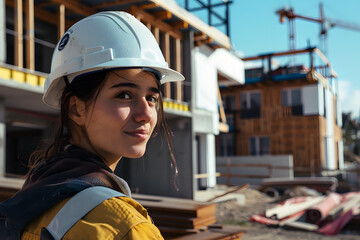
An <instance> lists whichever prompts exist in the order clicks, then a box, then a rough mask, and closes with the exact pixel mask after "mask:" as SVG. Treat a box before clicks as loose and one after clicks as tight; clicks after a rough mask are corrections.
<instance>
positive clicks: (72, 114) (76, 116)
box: [68, 96, 86, 126]
mask: <svg viewBox="0 0 360 240" xmlns="http://www.w3.org/2000/svg"><path fill="white" fill-rule="evenodd" d="M68 115H69V118H70V119H71V120H73V121H74V122H75V123H76V124H77V125H79V126H82V125H84V124H85V118H86V111H85V103H84V102H83V101H82V100H80V99H79V98H78V97H76V96H71V97H70V99H69V112H68Z"/></svg>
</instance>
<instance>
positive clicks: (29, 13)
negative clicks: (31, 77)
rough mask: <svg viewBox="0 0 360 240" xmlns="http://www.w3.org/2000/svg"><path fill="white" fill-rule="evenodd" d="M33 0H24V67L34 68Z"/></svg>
mask: <svg viewBox="0 0 360 240" xmlns="http://www.w3.org/2000/svg"><path fill="white" fill-rule="evenodd" d="M34 27H35V25H34V0H26V67H27V68H28V69H30V70H34V69H35V28H34Z"/></svg>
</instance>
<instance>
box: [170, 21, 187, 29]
mask: <svg viewBox="0 0 360 240" xmlns="http://www.w3.org/2000/svg"><path fill="white" fill-rule="evenodd" d="M171 26H172V27H173V28H175V29H176V30H180V29H186V28H188V27H189V24H188V23H187V22H185V21H177V22H174V23H172V24H171Z"/></svg>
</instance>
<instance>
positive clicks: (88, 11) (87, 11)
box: [51, 0, 96, 16]
mask: <svg viewBox="0 0 360 240" xmlns="http://www.w3.org/2000/svg"><path fill="white" fill-rule="evenodd" d="M51 1H52V2H54V3H58V4H64V5H65V7H66V8H68V9H71V10H72V11H74V12H76V13H78V14H80V15H83V16H89V15H92V14H95V13H96V11H95V10H94V9H92V8H90V7H88V6H86V5H84V4H80V3H79V2H77V1H71V0H51Z"/></svg>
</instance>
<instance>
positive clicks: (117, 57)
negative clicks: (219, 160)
mask: <svg viewBox="0 0 360 240" xmlns="http://www.w3.org/2000/svg"><path fill="white" fill-rule="evenodd" d="M183 79H184V78H183V76H182V75H181V74H180V73H177V72H175V71H173V70H171V69H169V68H168V66H167V63H166V62H165V61H164V58H163V56H162V54H161V51H160V49H159V46H158V45H157V43H156V40H155V39H154V37H153V35H152V34H151V32H150V31H149V30H148V29H147V28H146V27H145V26H144V25H143V24H141V23H140V22H139V21H138V20H136V19H135V18H134V17H133V16H131V15H129V14H127V13H124V12H101V13H98V14H95V15H92V16H90V17H87V18H85V19H83V20H81V21H79V22H78V23H76V24H75V25H74V26H73V27H71V28H70V29H69V30H68V31H67V32H66V33H65V34H64V36H63V37H62V39H61V40H60V41H59V43H58V45H57V47H56V49H55V51H54V55H53V59H52V67H51V72H50V74H49V76H48V78H47V80H46V83H45V93H44V96H43V101H44V102H45V103H46V104H48V105H49V106H52V107H57V108H60V117H61V124H60V127H59V129H58V131H57V133H56V134H55V138H54V141H53V143H52V144H51V146H50V147H49V148H47V149H46V150H44V151H37V152H35V153H34V154H33V155H32V160H34V163H35V164H34V167H33V168H32V169H31V171H30V173H29V174H28V176H27V179H26V181H25V184H24V186H23V188H22V189H21V191H19V192H18V193H17V194H16V195H15V196H14V197H13V198H11V199H9V200H7V201H5V202H3V203H1V204H0V214H1V215H2V219H1V220H0V235H1V239H23V240H25V239H31V240H34V239H57V238H56V236H54V235H52V234H51V233H50V234H49V232H48V231H47V227H48V226H49V224H50V222H52V220H53V219H54V217H55V216H56V215H57V214H58V212H59V211H60V210H61V209H62V208H63V206H64V205H65V204H66V203H67V202H68V201H69V199H71V198H72V197H73V196H74V195H75V194H77V193H79V192H81V191H83V190H84V189H89V188H90V187H92V186H103V187H106V188H109V189H113V190H116V191H118V192H121V193H124V194H125V195H127V197H112V198H109V199H107V200H105V201H102V202H101V203H100V204H98V205H97V206H96V207H95V208H94V209H93V210H91V211H90V212H88V213H87V214H86V215H85V216H84V217H82V218H81V219H80V220H78V221H76V223H75V224H74V225H73V226H72V227H71V228H70V229H69V230H68V231H67V232H66V233H65V235H64V236H63V238H62V239H90V240H91V239H163V238H162V236H161V233H160V232H159V230H158V229H157V228H156V227H155V225H154V224H153V223H152V221H151V218H150V217H149V216H148V214H147V211H146V210H145V209H144V208H143V207H142V206H141V205H140V204H139V203H137V202H136V201H134V200H133V199H131V197H130V196H131V193H130V190H129V187H128V185H127V184H126V182H125V181H124V180H122V179H121V178H119V177H117V176H116V175H115V174H114V173H113V171H114V169H115V167H116V165H117V163H118V162H119V160H120V159H121V158H122V157H128V158H138V157H141V156H142V155H143V154H144V152H145V149H146V144H147V142H148V140H149V138H150V137H151V136H152V135H153V134H154V133H155V132H157V131H158V127H159V126H163V127H165V124H164V113H163V109H162V97H161V92H160V84H161V83H164V82H168V81H179V80H183ZM164 130H165V132H167V129H166V127H165V129H164ZM170 146H171V145H170ZM170 151H171V149H170ZM90 198H91V196H90ZM90 198H89V201H90ZM85 202H87V199H85V201H84V203H85ZM81 205H82V204H78V206H73V208H72V210H73V211H75V212H76V211H77V210H78V208H79V209H80V208H81V207H82V206H81ZM64 222H66V221H63V223H61V222H60V223H59V225H60V227H61V225H62V224H65V223H64ZM58 227H59V226H58ZM60 238H61V237H59V239H60Z"/></svg>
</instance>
